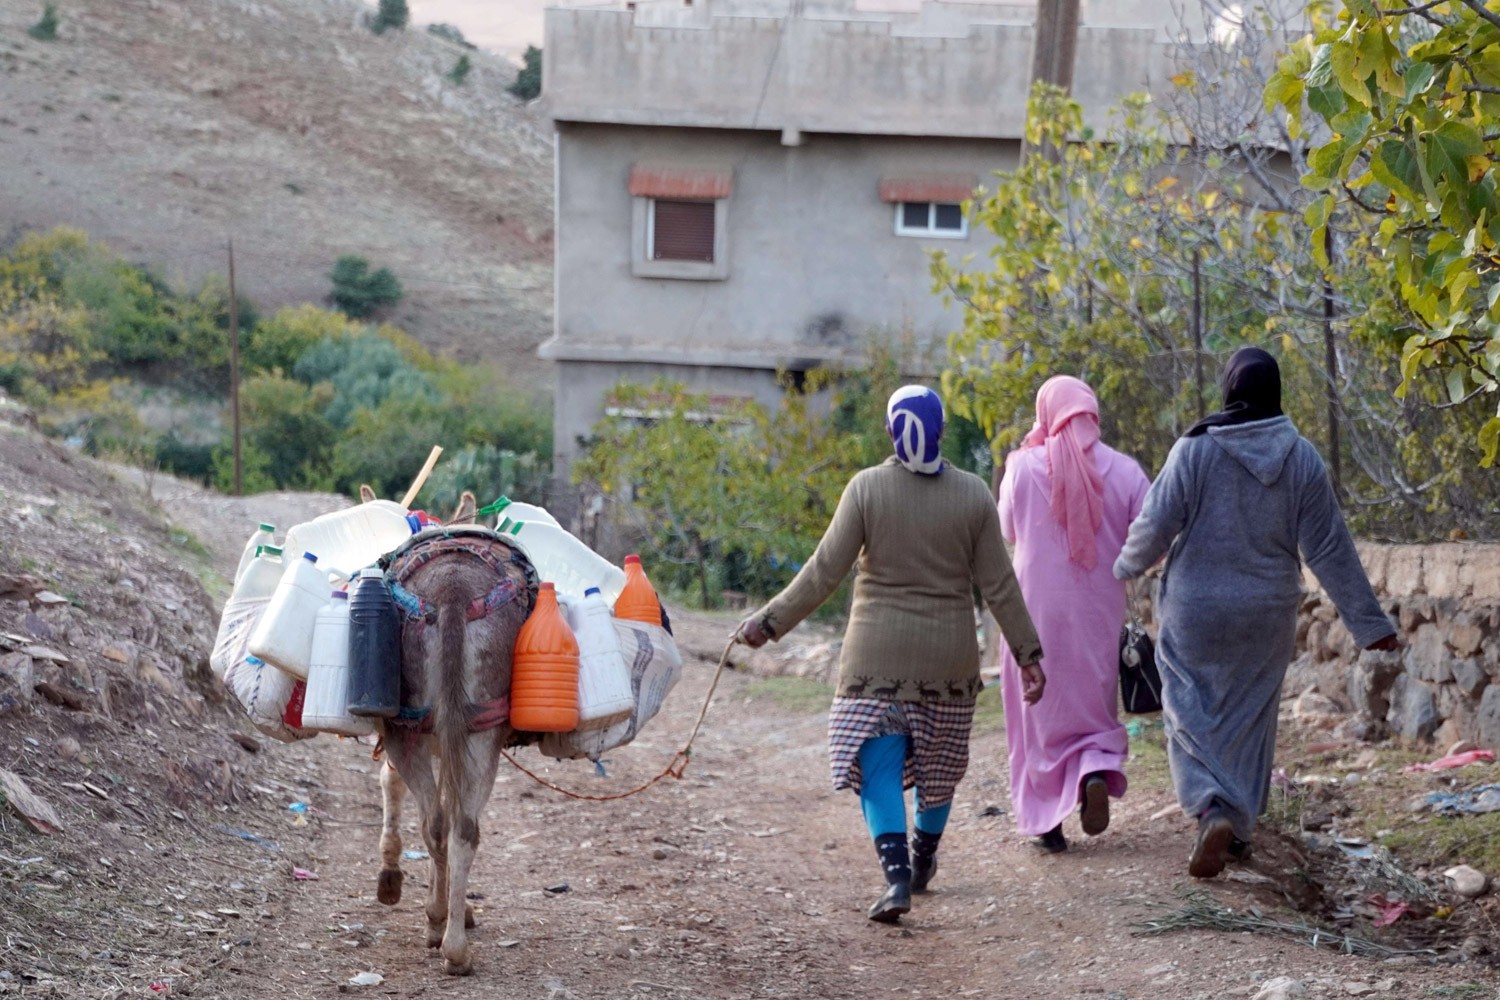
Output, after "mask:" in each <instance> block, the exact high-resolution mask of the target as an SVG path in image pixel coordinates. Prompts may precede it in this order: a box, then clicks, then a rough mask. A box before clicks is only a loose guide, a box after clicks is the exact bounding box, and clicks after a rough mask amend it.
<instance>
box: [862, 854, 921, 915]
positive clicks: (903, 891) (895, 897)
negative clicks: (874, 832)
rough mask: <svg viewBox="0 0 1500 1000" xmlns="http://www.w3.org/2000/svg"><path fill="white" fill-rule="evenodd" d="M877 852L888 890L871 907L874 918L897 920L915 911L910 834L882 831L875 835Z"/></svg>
mask: <svg viewBox="0 0 1500 1000" xmlns="http://www.w3.org/2000/svg"><path fill="white" fill-rule="evenodd" d="M875 853H876V854H878V855H880V869H881V871H882V872H884V873H885V881H886V890H885V894H884V895H882V896H881V897H880V898H879V899H877V900H876V901H875V905H874V906H872V907H870V919H871V920H877V921H879V922H880V923H882V924H894V923H895V922H896V921H898V920H900V919H901V915H902V914H904V913H910V912H911V855H910V853H909V852H908V851H907V848H906V834H905V833H882V834H881V835H880V836H878V837H876V838H875Z"/></svg>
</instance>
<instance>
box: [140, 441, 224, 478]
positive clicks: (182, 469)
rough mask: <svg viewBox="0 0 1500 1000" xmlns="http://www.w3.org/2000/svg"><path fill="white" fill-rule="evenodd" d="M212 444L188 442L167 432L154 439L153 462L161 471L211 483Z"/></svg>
mask: <svg viewBox="0 0 1500 1000" xmlns="http://www.w3.org/2000/svg"><path fill="white" fill-rule="evenodd" d="M217 448H218V446H217V445H213V444H190V443H189V442H186V441H184V440H182V439H181V438H180V437H178V436H177V435H176V434H175V433H171V432H168V433H166V434H163V435H161V436H160V437H158V438H157V439H156V448H155V456H154V457H155V462H156V465H157V467H158V468H160V469H161V470H162V471H163V472H170V473H171V474H172V475H174V476H181V477H182V478H184V479H194V480H197V481H198V482H201V483H211V482H213V478H214V452H215V450H217ZM232 472H233V470H231V473H232Z"/></svg>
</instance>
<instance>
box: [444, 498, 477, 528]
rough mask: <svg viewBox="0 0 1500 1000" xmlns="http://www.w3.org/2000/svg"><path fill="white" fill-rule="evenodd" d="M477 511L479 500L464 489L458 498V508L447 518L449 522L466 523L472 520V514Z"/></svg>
mask: <svg viewBox="0 0 1500 1000" xmlns="http://www.w3.org/2000/svg"><path fill="white" fill-rule="evenodd" d="M478 511H479V501H477V500H475V499H474V494H472V493H470V492H469V491H468V490H464V493H463V496H461V497H459V498H458V509H457V510H455V511H454V512H453V516H452V517H450V518H448V523H449V524H468V523H469V522H470V521H472V520H474V515H475V514H476V513H477V512H478Z"/></svg>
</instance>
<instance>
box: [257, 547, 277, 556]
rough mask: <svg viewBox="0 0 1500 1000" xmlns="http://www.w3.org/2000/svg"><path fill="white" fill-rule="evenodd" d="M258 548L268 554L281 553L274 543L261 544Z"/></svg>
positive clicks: (275, 554)
mask: <svg viewBox="0 0 1500 1000" xmlns="http://www.w3.org/2000/svg"><path fill="white" fill-rule="evenodd" d="M260 550H261V551H262V552H264V553H265V554H266V555H268V556H279V555H281V549H280V548H279V547H277V546H275V545H262V546H261V547H260Z"/></svg>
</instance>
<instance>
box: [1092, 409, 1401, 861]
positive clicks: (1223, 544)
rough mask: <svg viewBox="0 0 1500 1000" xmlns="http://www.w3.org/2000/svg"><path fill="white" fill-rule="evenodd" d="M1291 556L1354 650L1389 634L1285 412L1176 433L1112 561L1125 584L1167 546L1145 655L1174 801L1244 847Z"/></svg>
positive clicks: (1259, 775) (1277, 665) (1259, 787)
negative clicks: (1317, 587)
mask: <svg viewBox="0 0 1500 1000" xmlns="http://www.w3.org/2000/svg"><path fill="white" fill-rule="evenodd" d="M1169 548H1170V552H1169V551H1168V550H1169ZM1299 551H1300V552H1301V556H1302V558H1303V559H1305V560H1306V561H1307V565H1308V566H1309V567H1311V569H1312V571H1313V572H1314V573H1315V574H1316V575H1317V577H1318V581H1319V582H1320V583H1322V585H1323V587H1324V589H1325V590H1327V592H1328V594H1329V596H1331V597H1332V598H1333V601H1334V604H1335V605H1337V607H1338V610H1339V616H1340V618H1341V619H1342V620H1343V622H1344V625H1345V627H1346V628H1348V629H1349V631H1350V632H1351V633H1352V634H1353V636H1354V640H1355V642H1356V643H1357V644H1358V645H1359V647H1360V648H1364V647H1365V646H1368V645H1370V644H1371V643H1374V642H1378V641H1379V640H1381V639H1383V638H1384V637H1386V636H1388V635H1392V634H1394V633H1395V631H1396V630H1395V628H1394V626H1393V625H1392V624H1391V620H1390V618H1389V617H1387V616H1386V614H1385V612H1384V611H1382V610H1381V607H1380V604H1379V602H1378V601H1377V600H1376V598H1375V593H1374V591H1373V590H1372V589H1371V588H1370V581H1369V578H1368V577H1367V576H1366V575H1365V570H1364V567H1363V566H1362V565H1360V562H1359V556H1358V554H1357V553H1356V552H1355V549H1354V542H1353V540H1352V539H1351V538H1350V537H1349V529H1348V528H1347V527H1346V526H1345V525H1344V518H1343V515H1342V514H1340V513H1339V508H1338V504H1337V502H1336V501H1335V499H1334V495H1333V489H1332V487H1331V486H1330V484H1329V482H1328V474H1327V472H1326V470H1325V469H1324V467H1323V460H1322V458H1321V457H1319V455H1318V452H1317V450H1316V449H1315V448H1314V447H1313V445H1312V444H1311V443H1310V442H1308V441H1307V440H1306V439H1304V438H1303V437H1302V436H1301V435H1299V434H1298V433H1297V430H1296V428H1295V427H1293V426H1292V422H1291V420H1289V419H1288V418H1286V417H1284V416H1283V417H1274V418H1272V419H1270V420H1257V421H1252V422H1249V423H1244V424H1238V425H1232V426H1225V427H1212V428H1210V429H1209V430H1208V432H1207V433H1206V434H1201V435H1198V436H1195V437H1187V438H1182V439H1181V440H1179V441H1178V442H1177V444H1176V445H1175V446H1174V447H1173V448H1172V452H1171V454H1170V455H1168V456H1167V462H1166V465H1165V466H1164V467H1163V468H1162V471H1161V475H1160V476H1159V477H1157V480H1156V482H1155V483H1154V484H1153V485H1152V487H1151V490H1150V492H1149V493H1147V494H1146V500H1145V504H1144V506H1143V507H1142V510H1141V514H1140V516H1139V517H1137V518H1136V520H1135V522H1134V523H1133V524H1132V525H1131V526H1130V534H1129V537H1128V538H1127V539H1126V542H1125V548H1124V550H1123V551H1122V552H1121V553H1120V556H1119V558H1118V559H1117V560H1116V561H1115V566H1114V573H1115V576H1116V578H1118V579H1122V580H1125V579H1130V578H1132V577H1136V576H1139V575H1141V574H1142V573H1144V572H1145V571H1146V570H1147V569H1148V568H1149V567H1150V566H1152V565H1153V564H1154V563H1155V562H1156V561H1157V560H1158V559H1159V558H1161V556H1162V554H1163V553H1167V565H1166V568H1165V570H1164V571H1163V573H1162V577H1161V585H1160V591H1159V594H1158V618H1159V620H1160V622H1161V635H1160V637H1159V639H1158V640H1157V647H1156V650H1157V664H1158V666H1159V667H1160V669H1161V674H1162V697H1163V702H1164V711H1163V716H1164V721H1165V725H1166V732H1167V738H1168V758H1169V760H1170V763H1171V766H1172V777H1173V781H1174V782H1175V784H1176V786H1177V800H1178V802H1180V803H1181V804H1182V807H1183V809H1185V810H1186V811H1187V812H1188V813H1189V814H1190V815H1192V816H1199V815H1201V814H1202V813H1203V812H1204V810H1206V809H1207V808H1208V807H1209V805H1210V804H1211V803H1212V802H1213V800H1214V799H1218V800H1219V804H1220V806H1221V807H1222V808H1223V810H1224V813H1225V815H1226V817H1227V818H1228V819H1229V821H1230V823H1231V824H1233V826H1234V832H1235V836H1237V837H1239V838H1240V839H1241V840H1246V841H1248V840H1249V838H1250V833H1251V831H1252V830H1253V829H1254V826H1255V817H1257V816H1258V815H1260V814H1261V813H1262V812H1264V811H1265V807H1266V803H1267V794H1268V792H1269V790H1270V778H1271V762H1272V758H1273V756H1274V753H1275V749H1276V713H1277V707H1278V704H1279V702H1280V691H1281V682H1282V679H1283V677H1284V676H1285V675H1286V669H1287V665H1288V664H1289V663H1290V662H1291V660H1292V655H1293V653H1294V651H1295V646H1296V634H1297V608H1298V606H1299V604H1300V603H1301V599H1302V586H1301V584H1302V568H1301V562H1300V561H1299V559H1298V552H1299Z"/></svg>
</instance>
